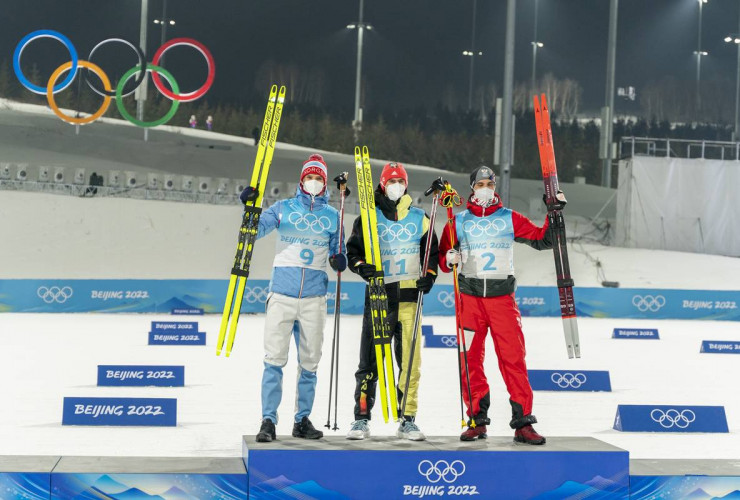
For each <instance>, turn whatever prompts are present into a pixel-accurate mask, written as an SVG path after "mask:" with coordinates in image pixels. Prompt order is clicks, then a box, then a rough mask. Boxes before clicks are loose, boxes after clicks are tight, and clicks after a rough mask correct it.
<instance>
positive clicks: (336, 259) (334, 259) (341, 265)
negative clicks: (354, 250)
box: [329, 253, 347, 273]
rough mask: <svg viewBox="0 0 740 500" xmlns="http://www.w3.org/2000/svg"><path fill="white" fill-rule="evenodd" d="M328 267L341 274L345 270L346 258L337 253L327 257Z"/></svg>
mask: <svg viewBox="0 0 740 500" xmlns="http://www.w3.org/2000/svg"><path fill="white" fill-rule="evenodd" d="M329 265H330V266H331V268H332V269H334V270H335V271H336V272H338V273H341V272H342V271H344V270H345V269H347V256H346V255H344V254H343V253H338V254H336V255H332V256H331V257H329Z"/></svg>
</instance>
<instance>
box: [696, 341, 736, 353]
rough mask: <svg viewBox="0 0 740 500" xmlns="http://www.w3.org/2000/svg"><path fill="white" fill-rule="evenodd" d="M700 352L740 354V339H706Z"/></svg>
mask: <svg viewBox="0 0 740 500" xmlns="http://www.w3.org/2000/svg"><path fill="white" fill-rule="evenodd" d="M699 352H713V353H722V354H740V341H736V342H732V341H729V340H704V341H702V343H701V349H700V351H699Z"/></svg>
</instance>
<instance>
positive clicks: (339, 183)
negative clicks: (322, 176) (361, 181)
mask: <svg viewBox="0 0 740 500" xmlns="http://www.w3.org/2000/svg"><path fill="white" fill-rule="evenodd" d="M346 174H347V172H342V173H341V174H339V175H337V176H336V177H334V182H336V183H337V189H338V190H339V191H341V190H342V184H344V196H345V197H347V196H349V195H350V193H351V192H352V191H350V190H349V186H347V175H346Z"/></svg>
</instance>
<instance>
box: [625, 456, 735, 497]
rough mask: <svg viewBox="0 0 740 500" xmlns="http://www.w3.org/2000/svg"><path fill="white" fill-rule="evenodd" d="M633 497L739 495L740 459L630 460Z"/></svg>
mask: <svg viewBox="0 0 740 500" xmlns="http://www.w3.org/2000/svg"><path fill="white" fill-rule="evenodd" d="M630 498H632V499H647V498H691V499H695V500H709V499H711V498H727V499H731V498H732V499H735V498H740V460H688V459H669V460H648V459H639V460H630Z"/></svg>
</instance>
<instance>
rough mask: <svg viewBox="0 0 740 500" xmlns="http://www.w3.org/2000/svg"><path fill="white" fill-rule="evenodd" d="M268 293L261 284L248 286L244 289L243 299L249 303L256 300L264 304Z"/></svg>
mask: <svg viewBox="0 0 740 500" xmlns="http://www.w3.org/2000/svg"><path fill="white" fill-rule="evenodd" d="M268 293H269V292H268V290H267V288H262V287H261V286H250V287H247V288H245V289H244V300H246V301H247V302H248V303H250V304H255V303H257V302H259V303H262V304H264V303H265V302H267V294H268Z"/></svg>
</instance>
